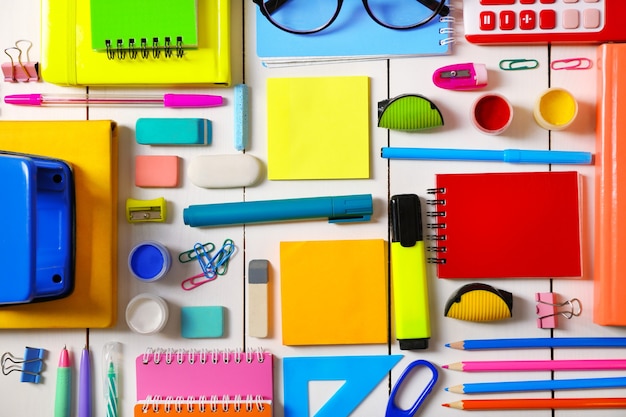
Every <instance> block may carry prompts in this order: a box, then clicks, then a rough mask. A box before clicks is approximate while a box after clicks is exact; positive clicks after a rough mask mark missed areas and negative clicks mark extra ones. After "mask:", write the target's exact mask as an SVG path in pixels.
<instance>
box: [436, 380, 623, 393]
mask: <svg viewBox="0 0 626 417" xmlns="http://www.w3.org/2000/svg"><path fill="white" fill-rule="evenodd" d="M623 387H626V377H613V378H581V379H546V380H538V381H507V382H501V381H499V382H476V383H472V384H462V385H455V386H453V387H448V388H446V391H450V392H455V393H458V394H485V393H493V392H515V391H518V392H522V391H550V390H567V389H590V388H623Z"/></svg>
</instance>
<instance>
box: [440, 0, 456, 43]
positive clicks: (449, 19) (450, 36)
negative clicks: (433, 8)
mask: <svg viewBox="0 0 626 417" xmlns="http://www.w3.org/2000/svg"><path fill="white" fill-rule="evenodd" d="M453 11H454V8H453V7H451V6H450V14H449V15H448V16H444V17H440V18H439V21H440V22H441V23H449V26H448V27H445V28H441V29H439V33H440V34H441V35H447V37H445V38H443V39H440V40H439V45H441V46H445V45H452V44H454V43H455V42H456V38H455V36H454V34H455V33H456V29H455V28H454V24H455V22H456V19H455V18H454V17H453V16H452V13H453Z"/></svg>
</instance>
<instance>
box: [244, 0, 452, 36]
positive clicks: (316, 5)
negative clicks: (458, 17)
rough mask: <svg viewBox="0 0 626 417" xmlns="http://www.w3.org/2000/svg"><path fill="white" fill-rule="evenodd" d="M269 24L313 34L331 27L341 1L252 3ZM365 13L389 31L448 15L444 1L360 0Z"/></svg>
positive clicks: (271, 0)
mask: <svg viewBox="0 0 626 417" xmlns="http://www.w3.org/2000/svg"><path fill="white" fill-rule="evenodd" d="M252 1H253V2H254V4H256V5H257V6H259V9H260V11H261V14H263V16H265V17H266V18H267V20H269V22H270V23H271V24H273V25H274V26H276V27H277V28H279V29H281V30H284V31H285V32H289V33H294V34H297V35H306V34H310V33H316V32H319V31H322V30H324V29H326V28H327V27H328V26H330V25H331V24H332V23H333V22H334V21H335V19H337V16H338V15H339V11H340V10H341V5H342V4H343V0H252ZM362 1H363V6H364V7H365V10H366V11H367V14H368V15H369V16H370V17H371V18H372V20H374V21H375V22H376V23H378V24H379V25H381V26H384V27H386V28H389V29H396V30H407V29H413V28H416V27H419V26H422V25H425V24H426V23H428V22H430V21H431V20H433V19H434V18H435V17H436V16H442V17H445V16H447V15H448V14H450V8H449V7H448V6H446V5H445V2H446V0H362Z"/></svg>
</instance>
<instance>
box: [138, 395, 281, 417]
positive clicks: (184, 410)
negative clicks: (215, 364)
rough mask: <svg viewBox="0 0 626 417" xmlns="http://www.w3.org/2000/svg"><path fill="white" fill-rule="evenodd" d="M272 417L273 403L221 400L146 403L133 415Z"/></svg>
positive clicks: (142, 416) (172, 400) (175, 400)
mask: <svg viewBox="0 0 626 417" xmlns="http://www.w3.org/2000/svg"><path fill="white" fill-rule="evenodd" d="M242 414H243V415H244V416H246V417H248V416H250V417H254V416H266V417H272V402H271V401H255V400H254V399H252V400H250V399H245V398H243V399H242V400H241V401H235V400H232V399H231V400H230V401H222V400H219V399H215V398H213V399H211V398H207V399H203V400H189V399H187V398H185V399H174V398H172V399H169V400H159V401H146V402H143V403H138V404H135V407H134V410H133V415H134V416H135V417H171V416H172V415H174V416H176V417H198V415H200V416H205V415H208V416H210V417H220V416H241V415H242Z"/></svg>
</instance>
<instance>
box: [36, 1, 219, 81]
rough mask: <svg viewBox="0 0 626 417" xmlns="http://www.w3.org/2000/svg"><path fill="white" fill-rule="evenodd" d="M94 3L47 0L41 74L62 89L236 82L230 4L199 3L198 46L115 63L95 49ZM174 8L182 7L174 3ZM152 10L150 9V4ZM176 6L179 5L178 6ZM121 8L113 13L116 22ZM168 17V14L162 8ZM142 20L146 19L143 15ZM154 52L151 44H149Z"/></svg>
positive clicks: (102, 52)
mask: <svg viewBox="0 0 626 417" xmlns="http://www.w3.org/2000/svg"><path fill="white" fill-rule="evenodd" d="M89 3H90V2H89V0H41V75H42V78H43V79H44V81H47V82H50V83H53V84H59V85H94V86H95V85H133V86H135V85H136V86H142V85H143V86H156V85H159V86H161V85H216V86H228V85H230V83H231V71H230V0H198V1H197V7H198V48H197V49H185V53H184V55H183V57H182V58H178V57H176V52H175V51H174V52H173V54H172V56H171V57H169V58H167V57H165V54H163V53H161V54H160V55H159V57H158V58H155V57H154V56H153V55H152V53H151V51H150V49H148V50H149V51H150V53H149V56H148V57H147V58H142V57H141V53H139V56H137V57H136V58H135V59H130V57H129V56H128V54H127V55H126V56H125V58H124V59H119V58H117V57H115V58H114V59H109V57H108V56H107V52H104V51H95V50H93V48H92V45H91V16H90V5H89ZM172 4H174V5H175V4H176V2H173V3H172ZM148 7H149V6H148ZM174 7H175V6H174ZM122 12H123V11H120V10H115V9H112V10H111V14H110V18H111V19H115V17H116V14H117V13H122ZM160 12H161V13H166V14H167V13H168V10H161V11H160ZM137 18H138V19H140V18H141V17H140V16H138V17H137ZM148 47H149V48H150V45H148Z"/></svg>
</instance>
